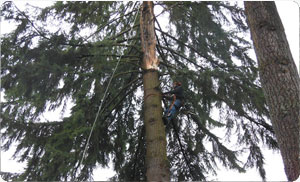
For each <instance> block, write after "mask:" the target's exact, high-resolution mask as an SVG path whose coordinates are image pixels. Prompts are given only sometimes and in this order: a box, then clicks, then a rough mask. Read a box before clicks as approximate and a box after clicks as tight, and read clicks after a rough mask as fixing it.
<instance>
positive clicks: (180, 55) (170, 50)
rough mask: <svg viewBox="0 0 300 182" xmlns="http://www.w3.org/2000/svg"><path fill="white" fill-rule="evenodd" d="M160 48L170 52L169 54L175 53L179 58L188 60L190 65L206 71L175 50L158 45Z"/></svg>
mask: <svg viewBox="0 0 300 182" xmlns="http://www.w3.org/2000/svg"><path fill="white" fill-rule="evenodd" d="M158 46H159V47H160V48H162V49H165V50H168V51H169V52H173V53H174V54H176V55H178V56H179V57H181V58H183V59H185V60H187V61H188V62H189V63H192V64H193V65H195V66H196V67H198V68H201V70H205V68H204V67H202V66H200V65H198V64H197V63H195V62H194V61H193V60H191V59H189V58H187V57H185V56H184V55H182V54H180V53H178V52H176V51H174V50H173V49H171V48H169V47H165V46H162V45H158Z"/></svg>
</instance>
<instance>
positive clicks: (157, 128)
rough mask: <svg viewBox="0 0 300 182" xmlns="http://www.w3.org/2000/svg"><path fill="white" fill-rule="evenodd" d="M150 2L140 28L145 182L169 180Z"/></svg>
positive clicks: (145, 4) (151, 4) (145, 8)
mask: <svg viewBox="0 0 300 182" xmlns="http://www.w3.org/2000/svg"><path fill="white" fill-rule="evenodd" d="M154 18H155V17H154V13H153V2H152V1H147V2H143V5H142V9H141V18H140V28H141V41H142V49H143V53H144V55H143V69H144V74H143V84H144V122H145V128H146V146H147V152H146V166H147V173H146V176H147V180H148V181H170V174H169V173H170V172H169V167H168V166H169V165H168V159H167V149H166V144H167V142H166V134H165V128H164V125H163V122H162V105H161V92H160V89H159V79H158V70H157V68H158V64H159V62H158V59H157V58H156V54H155V46H156V39H155V32H154Z"/></svg>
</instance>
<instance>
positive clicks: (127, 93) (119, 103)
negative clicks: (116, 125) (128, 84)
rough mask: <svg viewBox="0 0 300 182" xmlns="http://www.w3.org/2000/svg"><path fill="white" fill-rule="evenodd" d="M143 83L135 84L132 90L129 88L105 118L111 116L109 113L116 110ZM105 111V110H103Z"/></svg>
mask: <svg viewBox="0 0 300 182" xmlns="http://www.w3.org/2000/svg"><path fill="white" fill-rule="evenodd" d="M142 84H143V82H140V83H139V84H137V85H135V86H134V87H133V88H132V89H131V90H129V91H128V92H126V93H125V94H124V95H123V97H122V98H121V99H120V100H119V101H118V102H117V103H116V104H115V105H114V106H113V107H112V109H111V110H110V111H109V113H108V114H106V117H105V119H104V120H106V118H107V117H109V115H110V114H111V112H112V111H113V110H115V109H116V108H117V107H119V106H120V105H121V104H122V102H123V101H124V100H125V99H126V97H127V96H128V95H129V94H131V93H133V92H134V91H135V90H136V89H137V88H138V87H139V86H141V85H142ZM103 112H104V110H103ZM112 122H113V121H111V122H110V123H109V124H108V126H110V125H111V124H112Z"/></svg>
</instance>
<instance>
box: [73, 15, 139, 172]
mask: <svg viewBox="0 0 300 182" xmlns="http://www.w3.org/2000/svg"><path fill="white" fill-rule="evenodd" d="M138 14H139V11H137V13H136V16H135V18H134V21H133V24H134V22H135V21H136V18H137V15H138ZM132 30H133V26H130V31H129V35H131V33H132ZM125 44H128V43H127V42H125ZM122 56H123V55H121V56H120V57H119V60H118V62H117V64H116V66H115V69H114V71H113V73H112V76H111V77H110V79H109V82H108V85H107V87H106V90H105V92H104V94H103V98H102V101H101V104H100V106H99V108H98V111H97V114H96V117H95V120H94V122H93V125H92V128H91V131H90V134H89V137H88V140H87V142H86V144H85V148H84V151H83V155H82V158H81V160H80V163H79V167H80V166H81V165H82V161H83V159H84V157H85V155H86V151H87V148H88V144H89V142H90V139H91V136H92V133H93V130H94V128H95V124H96V121H97V119H98V117H99V113H100V111H101V109H102V105H103V102H104V100H105V98H106V95H107V92H108V89H109V86H110V84H111V81H112V79H113V77H114V75H115V73H116V70H117V68H118V66H119V63H120V61H121V58H122Z"/></svg>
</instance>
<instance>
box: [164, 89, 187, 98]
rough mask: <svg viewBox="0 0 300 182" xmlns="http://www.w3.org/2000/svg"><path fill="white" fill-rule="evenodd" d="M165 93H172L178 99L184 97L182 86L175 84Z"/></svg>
mask: <svg viewBox="0 0 300 182" xmlns="http://www.w3.org/2000/svg"><path fill="white" fill-rule="evenodd" d="M165 94H174V95H175V96H176V99H180V100H183V99H184V95H183V88H182V86H176V87H175V88H174V90H171V91H169V92H166V93H165Z"/></svg>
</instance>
